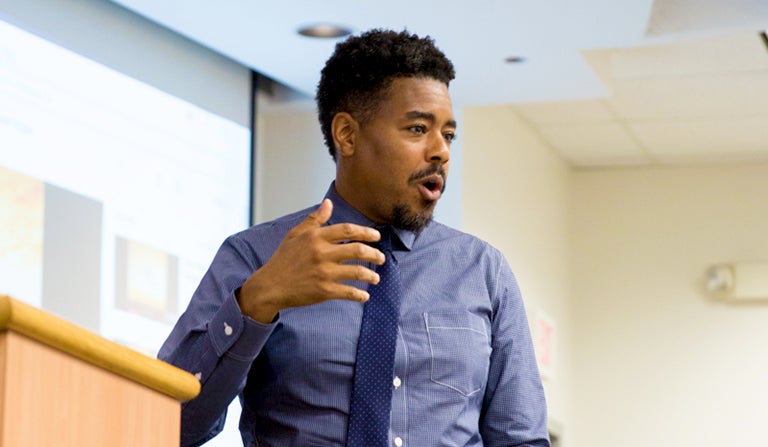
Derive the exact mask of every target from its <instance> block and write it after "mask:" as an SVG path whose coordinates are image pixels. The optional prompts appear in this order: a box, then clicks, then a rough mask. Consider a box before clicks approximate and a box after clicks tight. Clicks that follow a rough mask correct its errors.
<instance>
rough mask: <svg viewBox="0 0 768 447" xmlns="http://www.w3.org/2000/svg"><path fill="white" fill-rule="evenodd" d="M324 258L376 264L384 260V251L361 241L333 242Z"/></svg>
mask: <svg viewBox="0 0 768 447" xmlns="http://www.w3.org/2000/svg"><path fill="white" fill-rule="evenodd" d="M326 258H327V259H328V260H329V261H330V262H335V263H340V262H345V261H362V262H370V263H372V264H376V265H382V264H384V261H385V260H386V258H385V256H384V253H382V252H381V251H380V250H377V249H375V248H373V247H371V246H370V245H366V244H363V243H361V242H350V243H348V244H335V245H333V246H332V247H331V248H330V249H329V250H328V252H327V253H326Z"/></svg>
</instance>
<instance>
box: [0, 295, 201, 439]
mask: <svg viewBox="0 0 768 447" xmlns="http://www.w3.org/2000/svg"><path fill="white" fill-rule="evenodd" d="M199 392H200V384H199V382H198V381H197V379H195V377H194V376H192V375H191V374H189V373H187V372H185V371H182V370H180V369H178V368H176V367H174V366H171V365H169V364H167V363H164V362H162V361H160V360H157V359H153V358H150V357H147V356H145V355H142V354H139V353H138V352H135V351H132V350H130V349H128V348H126V347H123V346H121V345H118V344H116V343H112V342H110V341H108V340H105V339H103V338H101V337H99V336H98V335H96V334H94V333H92V332H90V331H87V330H85V329H82V328H80V327H77V326H75V325H73V324H71V323H69V322H67V321H64V320H62V319H60V318H58V317H55V316H53V315H51V314H48V313H46V312H44V311H42V310H39V309H36V308H34V307H32V306H29V305H27V304H25V303H22V302H20V301H17V300H14V299H12V298H10V297H8V296H3V295H0V447H32V446H57V447H70V446H71V447H137V446H147V447H160V446H178V445H179V434H180V424H181V421H180V412H181V404H180V403H181V402H184V401H187V400H190V399H192V398H194V397H195V396H197V394H198V393H199Z"/></svg>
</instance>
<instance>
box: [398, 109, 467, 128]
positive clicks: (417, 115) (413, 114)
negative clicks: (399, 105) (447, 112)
mask: <svg viewBox="0 0 768 447" xmlns="http://www.w3.org/2000/svg"><path fill="white" fill-rule="evenodd" d="M405 116H406V117H407V118H408V119H425V120H428V121H431V122H433V123H434V122H435V121H437V118H435V114H434V113H430V112H421V111H419V110H413V111H410V112H407V113H406V114H405ZM444 125H446V126H450V127H454V128H455V127H456V120H448V121H446V122H445V124H444Z"/></svg>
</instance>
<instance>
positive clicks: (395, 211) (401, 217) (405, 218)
mask: <svg viewBox="0 0 768 447" xmlns="http://www.w3.org/2000/svg"><path fill="white" fill-rule="evenodd" d="M433 174H439V175H440V176H441V177H443V187H442V190H441V193H442V192H444V191H445V185H446V181H447V179H446V177H447V175H446V172H445V169H443V166H442V165H432V166H431V167H429V168H427V169H424V170H423V171H419V172H415V173H413V174H412V175H411V176H410V178H409V179H408V182H409V183H411V184H413V183H418V182H419V181H420V180H421V179H423V178H425V177H429V176H430V175H433ZM436 205H437V201H431V200H425V201H424V202H423V207H422V208H421V209H420V210H415V209H411V208H410V207H408V205H406V204H404V203H398V204H395V206H394V207H393V208H392V226H394V227H395V228H401V229H403V230H408V231H412V232H414V233H420V232H421V230H423V229H424V228H426V227H427V225H429V223H430V222H432V213H433V212H434V210H435V206H436Z"/></svg>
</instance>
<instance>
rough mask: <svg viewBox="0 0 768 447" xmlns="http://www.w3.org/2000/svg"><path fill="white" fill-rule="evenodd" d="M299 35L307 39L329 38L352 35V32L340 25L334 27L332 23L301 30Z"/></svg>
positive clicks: (319, 24) (306, 27) (305, 27)
mask: <svg viewBox="0 0 768 447" xmlns="http://www.w3.org/2000/svg"><path fill="white" fill-rule="evenodd" d="M298 33H299V34H301V35H302V36H307V37H320V38H328V37H344V36H348V35H350V34H352V31H350V30H348V29H347V28H344V27H341V26H338V25H332V24H330V23H318V24H315V25H309V26H304V27H302V28H299V31H298Z"/></svg>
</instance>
